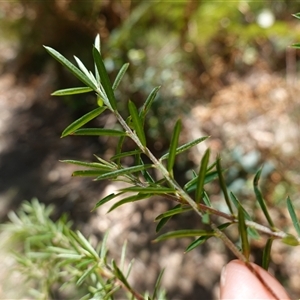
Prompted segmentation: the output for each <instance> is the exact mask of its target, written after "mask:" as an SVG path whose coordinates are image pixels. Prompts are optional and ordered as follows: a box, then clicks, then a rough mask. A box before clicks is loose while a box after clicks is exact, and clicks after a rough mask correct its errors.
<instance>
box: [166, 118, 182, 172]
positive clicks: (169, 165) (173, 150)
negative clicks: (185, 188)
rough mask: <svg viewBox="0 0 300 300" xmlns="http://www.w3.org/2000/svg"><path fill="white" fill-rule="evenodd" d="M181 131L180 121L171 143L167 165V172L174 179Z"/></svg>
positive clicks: (175, 128)
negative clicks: (174, 167)
mask: <svg viewBox="0 0 300 300" xmlns="http://www.w3.org/2000/svg"><path fill="white" fill-rule="evenodd" d="M180 131H181V120H178V121H177V122H176V124H175V127H174V131H173V134H172V138H171V142H170V150H169V158H168V163H167V170H168V171H169V173H170V174H171V176H172V177H173V166H174V163H175V156H176V148H177V145H178V140H179V135H180Z"/></svg>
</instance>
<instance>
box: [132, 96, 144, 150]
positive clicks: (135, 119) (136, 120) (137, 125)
mask: <svg viewBox="0 0 300 300" xmlns="http://www.w3.org/2000/svg"><path fill="white" fill-rule="evenodd" d="M128 108H129V112H130V115H131V118H132V123H133V127H134V130H135V132H136V134H137V136H138V138H139V140H140V142H141V144H142V145H143V146H144V147H146V137H145V132H144V128H143V124H142V121H141V118H140V117H139V114H138V110H137V108H136V106H135V104H134V103H133V102H132V101H130V100H129V102H128Z"/></svg>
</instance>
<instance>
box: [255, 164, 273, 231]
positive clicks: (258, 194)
mask: <svg viewBox="0 0 300 300" xmlns="http://www.w3.org/2000/svg"><path fill="white" fill-rule="evenodd" d="M261 171H262V169H259V170H258V172H257V173H256V174H255V177H254V180H253V187H254V193H255V196H256V200H257V201H258V203H259V205H260V207H261V209H262V211H263V213H264V215H265V217H266V219H267V221H268V223H269V225H270V226H271V227H272V228H273V229H275V226H274V223H273V221H272V219H271V217H270V215H269V212H268V209H267V206H266V203H265V200H264V199H263V197H262V194H261V192H260V190H259V188H258V181H259V178H260V175H261Z"/></svg>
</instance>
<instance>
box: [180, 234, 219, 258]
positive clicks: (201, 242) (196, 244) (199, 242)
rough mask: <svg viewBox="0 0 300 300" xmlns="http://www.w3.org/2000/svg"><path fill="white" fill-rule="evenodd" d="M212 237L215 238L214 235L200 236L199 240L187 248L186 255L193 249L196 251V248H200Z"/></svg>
mask: <svg viewBox="0 0 300 300" xmlns="http://www.w3.org/2000/svg"><path fill="white" fill-rule="evenodd" d="M212 236H214V234H213V233H212V234H211V235H207V236H200V237H199V238H197V239H196V240H194V241H193V242H192V243H190V244H189V245H188V246H187V247H186V249H185V251H184V253H188V252H190V251H192V250H193V249H195V248H196V247H198V246H199V245H202V244H204V243H205V242H206V241H207V240H208V239H209V238H211V237H212Z"/></svg>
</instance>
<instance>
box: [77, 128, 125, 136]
mask: <svg viewBox="0 0 300 300" xmlns="http://www.w3.org/2000/svg"><path fill="white" fill-rule="evenodd" d="M72 134H73V135H88V136H91V135H96V136H102V135H104V136H126V132H124V131H121V130H114V129H105V128H81V129H77V130H75V131H74V132H73V133H72Z"/></svg>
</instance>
